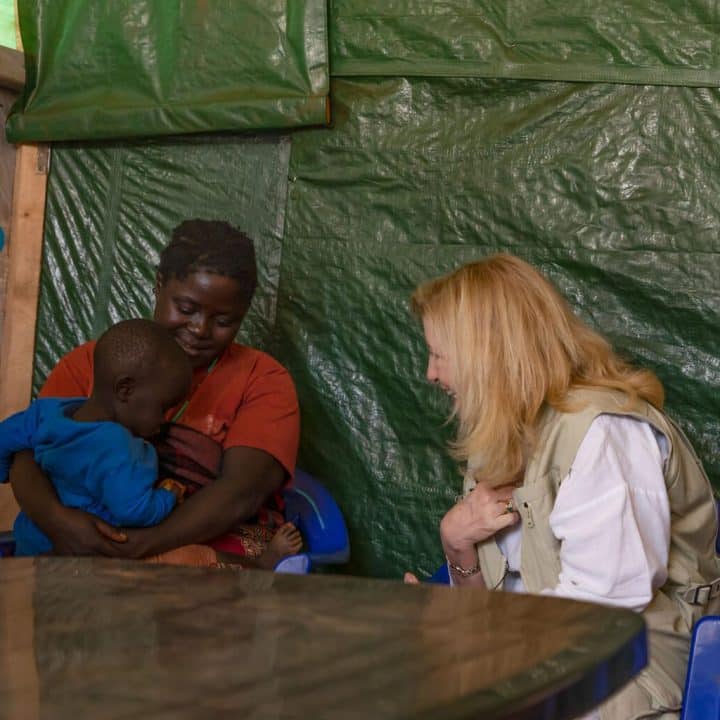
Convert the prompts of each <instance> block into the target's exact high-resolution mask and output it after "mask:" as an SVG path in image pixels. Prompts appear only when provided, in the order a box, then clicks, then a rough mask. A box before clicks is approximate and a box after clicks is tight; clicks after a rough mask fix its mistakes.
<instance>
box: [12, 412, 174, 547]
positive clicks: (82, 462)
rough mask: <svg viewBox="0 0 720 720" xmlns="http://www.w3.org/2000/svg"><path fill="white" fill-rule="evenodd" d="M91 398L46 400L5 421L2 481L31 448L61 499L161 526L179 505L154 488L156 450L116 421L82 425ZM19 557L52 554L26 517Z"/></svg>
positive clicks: (112, 517)
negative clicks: (78, 414) (80, 414)
mask: <svg viewBox="0 0 720 720" xmlns="http://www.w3.org/2000/svg"><path fill="white" fill-rule="evenodd" d="M85 401H86V398H69V399H67V398H63V399H58V398H43V399H40V400H36V401H35V402H34V403H33V404H32V405H30V407H29V408H28V409H27V410H25V411H24V412H20V413H17V414H15V415H12V416H11V417H9V418H8V419H7V420H5V421H4V422H2V423H0V482H6V481H7V480H8V473H9V470H10V464H11V462H12V458H13V454H14V453H16V452H19V451H21V450H32V451H33V452H34V453H35V462H37V464H38V465H39V466H40V467H41V468H42V469H43V470H44V471H45V472H46V473H47V475H48V476H49V478H50V481H51V482H52V484H53V486H54V488H55V490H56V492H57V494H58V498H59V499H60V502H61V503H62V504H63V505H65V506H66V507H72V508H80V509H81V510H86V511H87V512H89V513H92V514H93V515H97V516H98V517H101V518H102V519H103V520H105V521H107V522H108V523H110V524H111V525H116V526H127V527H148V526H150V525H157V524H158V523H159V522H160V521H161V520H163V519H164V518H166V517H167V516H168V515H169V514H170V511H171V510H172V509H173V507H175V503H176V499H175V495H174V494H173V493H171V492H170V491H169V490H165V489H163V488H158V489H156V488H155V487H154V486H155V483H156V482H157V479H158V461H157V453H156V452H155V448H153V447H152V445H150V444H149V443H147V442H145V441H144V440H141V439H140V438H137V437H135V436H134V435H132V434H131V433H130V432H129V431H128V430H127V429H126V428H124V427H123V426H122V425H119V424H118V423H115V422H76V421H75V420H73V419H72V414H73V413H74V412H75V411H76V410H77V409H78V408H79V407H80V406H81V405H82V404H83V403H84V402H85ZM14 533H15V541H16V550H15V554H16V555H38V554H40V553H45V552H49V551H50V550H52V543H51V542H50V539H49V538H48V537H47V536H46V535H45V534H44V533H43V532H42V531H41V530H40V528H38V526H37V525H35V523H34V522H33V521H32V520H31V519H30V518H29V517H28V516H27V515H26V514H25V513H23V512H21V513H20V514H19V515H18V516H17V519H16V520H15V526H14Z"/></svg>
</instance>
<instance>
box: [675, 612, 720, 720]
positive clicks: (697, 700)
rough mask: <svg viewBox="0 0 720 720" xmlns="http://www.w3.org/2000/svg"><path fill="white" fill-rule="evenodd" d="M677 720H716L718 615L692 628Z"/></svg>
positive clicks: (719, 712) (719, 706)
mask: <svg viewBox="0 0 720 720" xmlns="http://www.w3.org/2000/svg"><path fill="white" fill-rule="evenodd" d="M680 720H720V616H718V615H706V616H705V617H704V618H701V619H700V620H698V622H697V623H696V624H695V628H694V629H693V635H692V642H691V644H690V662H689V663H688V671H687V677H686V678H685V692H684V693H683V706H682V714H681V715H680Z"/></svg>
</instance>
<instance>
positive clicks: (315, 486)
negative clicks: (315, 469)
mask: <svg viewBox="0 0 720 720" xmlns="http://www.w3.org/2000/svg"><path fill="white" fill-rule="evenodd" d="M283 498H284V500H285V517H286V518H287V519H288V520H289V521H290V522H292V523H294V524H295V526H296V527H297V528H298V530H300V533H301V534H302V536H303V542H304V544H305V548H306V550H305V551H304V552H302V553H299V554H297V555H291V556H290V557H287V558H285V559H284V560H281V561H280V562H279V563H278V564H277V565H276V566H275V572H282V573H293V574H303V573H308V572H310V571H311V570H312V568H313V567H314V566H316V565H341V564H343V563H346V562H347V561H348V559H349V557H350V539H349V537H348V531H347V527H346V526H345V518H344V517H343V514H342V512H341V511H340V508H339V507H338V506H337V503H336V502H335V500H334V498H333V496H332V495H331V494H330V493H329V492H328V491H327V489H326V488H325V487H324V486H323V485H322V484H321V483H320V482H319V481H318V480H316V479H315V478H314V477H313V476H312V475H310V474H309V473H306V472H304V471H303V470H296V471H295V478H294V480H293V481H292V482H291V483H290V484H289V485H288V486H287V487H286V488H285V489H284V490H283Z"/></svg>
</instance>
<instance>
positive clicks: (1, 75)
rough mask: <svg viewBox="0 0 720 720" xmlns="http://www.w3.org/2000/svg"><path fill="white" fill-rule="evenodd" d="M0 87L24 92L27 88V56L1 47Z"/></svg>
mask: <svg viewBox="0 0 720 720" xmlns="http://www.w3.org/2000/svg"><path fill="white" fill-rule="evenodd" d="M0 87H4V88H9V89H10V90H22V89H23V88H24V87H25V56H24V55H23V54H22V53H21V52H18V51H17V50H13V49H12V48H7V47H3V46H2V45H0Z"/></svg>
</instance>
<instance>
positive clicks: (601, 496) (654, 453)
mask: <svg viewBox="0 0 720 720" xmlns="http://www.w3.org/2000/svg"><path fill="white" fill-rule="evenodd" d="M667 455H668V444H667V440H666V438H665V436H664V435H662V434H660V433H657V432H656V431H655V430H654V428H653V427H652V426H651V425H649V424H648V423H646V422H642V421H640V420H635V419H633V418H629V417H625V416H618V415H600V416H598V417H597V418H596V419H595V420H594V422H593V423H592V425H591V426H590V429H589V430H588V432H587V434H586V435H585V437H584V439H583V441H582V443H581V445H580V448H579V449H578V452H577V455H576V456H575V460H574V461H573V464H572V466H571V468H570V471H569V472H568V474H567V477H565V478H564V480H563V481H562V483H561V484H560V488H559V490H558V494H557V497H556V499H555V506H554V507H553V510H552V512H551V514H550V527H551V529H552V532H553V534H554V535H555V537H556V538H557V539H558V540H559V541H560V565H561V569H560V575H559V580H558V584H557V585H556V586H555V587H553V588H546V589H545V590H543V591H542V593H543V594H545V595H556V596H558V597H566V598H573V599H575V600H586V601H589V602H597V603H602V604H604V605H613V606H616V607H624V608H629V609H631V610H635V611H637V612H641V611H642V610H644V609H645V608H646V607H647V606H648V604H649V603H650V601H651V600H652V597H653V594H654V592H655V590H657V589H658V588H659V587H661V586H662V585H663V584H664V583H665V581H666V579H667V563H668V553H669V549H670V504H669V501H668V496H667V490H666V489H665V480H664V477H663V467H664V464H665V462H666V460H667ZM520 527H521V526H520V524H519V523H518V524H517V525H515V526H513V527H512V528H510V529H509V530H507V531H505V532H503V533H500V534H498V535H497V536H496V541H497V544H498V547H499V548H500V551H501V552H502V553H503V555H504V556H505V558H506V559H507V561H508V568H509V572H508V576H507V577H506V580H505V583H504V586H503V587H504V589H505V590H510V591H514V592H523V591H524V586H523V583H522V579H521V578H520V574H519V570H520V557H521V530H520Z"/></svg>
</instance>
